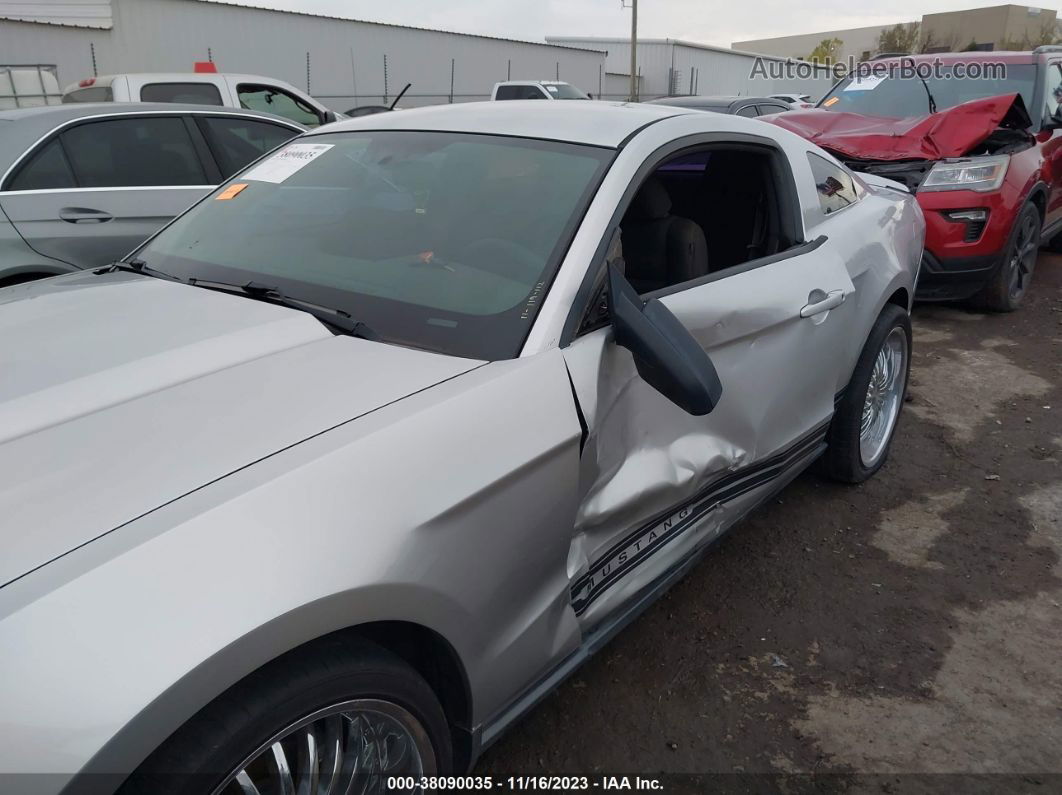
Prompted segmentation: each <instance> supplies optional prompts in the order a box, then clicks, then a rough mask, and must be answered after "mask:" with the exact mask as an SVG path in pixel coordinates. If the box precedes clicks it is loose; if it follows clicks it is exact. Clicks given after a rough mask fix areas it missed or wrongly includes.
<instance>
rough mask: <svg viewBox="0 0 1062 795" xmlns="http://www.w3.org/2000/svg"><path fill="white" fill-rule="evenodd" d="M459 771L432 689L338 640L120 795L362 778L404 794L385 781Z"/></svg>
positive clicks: (227, 706)
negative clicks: (336, 775)
mask: <svg viewBox="0 0 1062 795" xmlns="http://www.w3.org/2000/svg"><path fill="white" fill-rule="evenodd" d="M278 747H279V750H278ZM308 749H311V750H308ZM314 749H315V750H314ZM355 760H357V763H356V764H355ZM344 762H349V763H350V765H351V767H349V768H347V767H344V764H343V763H344ZM452 765H453V754H452V751H451V740H450V731H449V726H448V724H447V721H446V716H445V714H444V712H443V709H442V706H441V705H440V704H439V700H438V698H437V697H436V695H435V693H434V692H433V691H432V689H431V687H430V686H429V685H428V683H427V682H426V681H424V679H423V678H422V677H421V676H420V675H419V674H418V673H417V672H416V671H415V670H413V668H411V667H410V666H409V665H408V664H406V663H405V662H404V661H403V660H402V659H400V658H399V657H397V656H395V655H394V654H392V653H390V652H389V651H387V650H385V649H383V648H381V647H379V646H377V645H375V644H373V643H370V642H368V641H364V640H361V639H358V638H352V637H349V636H345V635H340V634H336V635H330V636H327V637H325V638H322V639H320V640H318V641H314V642H313V643H311V644H309V645H308V646H306V647H303V648H302V649H298V650H296V651H294V652H291V653H289V654H286V655H284V656H283V657H280V658H279V659H277V660H274V661H273V662H271V663H269V664H267V665H265V666H263V667H262V668H260V669H258V670H257V671H255V672H254V673H252V674H251V675H249V676H248V677H246V678H245V679H243V680H242V681H240V682H238V683H237V684H236V685H234V686H233V687H231V688H230V689H229V690H227V691H226V692H225V693H223V694H222V695H221V696H219V697H218V698H217V699H215V700H214V701H212V702H211V703H210V704H208V705H207V706H206V707H204V708H203V709H202V710H200V711H199V712H198V713H197V714H196V715H194V716H193V717H192V718H191V719H190V720H189V721H188V722H187V723H185V724H184V725H183V726H182V727H181V728H179V729H178V730H177V731H176V732H174V734H172V735H171V736H170V737H169V739H167V740H166V741H165V742H164V743H163V744H162V745H161V746H160V747H159V748H158V749H157V750H156V751H155V752H154V753H152V754H151V756H149V757H148V758H147V759H146V760H145V761H144V762H143V764H141V765H140V767H138V768H137V770H136V771H134V773H133V774H132V775H131V776H130V777H129V779H128V780H127V781H126V782H125V783H124V784H123V785H122V788H121V789H120V790H119V795H212V794H214V793H218V794H219V795H220V794H221V793H223V794H224V795H230V793H240V792H241V787H240V784H241V782H242V781H245V780H246V779H247V778H250V780H251V782H252V783H254V784H255V785H257V787H258V789H259V790H260V791H263V792H265V791H273V789H277V790H278V791H284V790H285V789H286V787H285V786H284V784H291V785H292V786H293V787H294V789H293V790H292V791H297V792H302V791H303V787H306V788H307V789H309V788H310V784H311V782H325V781H327V780H329V779H328V778H327V777H328V776H330V775H332V773H333V771H342V772H343V773H344V774H345V776H346V777H345V779H344V780H347V781H349V780H350V777H351V776H353V775H354V774H355V773H356V772H357V771H358V770H361V771H368V773H365V772H361V773H357V775H359V776H369V775H372V776H375V777H378V778H380V779H381V780H380V781H379V782H377V783H378V784H379V786H380V791H381V792H383V791H388V792H390V791H394V792H404V791H406V790H403V789H401V788H399V789H389V788H388V787H387V782H386V777H387V776H389V775H397V776H412V777H414V778H416V777H418V776H419V775H424V776H436V775H445V774H448V773H450V771H451V769H452ZM285 767H286V768H287V769H288V771H289V772H288V777H287V778H285V774H284V773H283V769H284V768H285ZM365 780H366V779H365V778H361V779H358V781H361V782H364V781H365ZM370 781H371V779H370ZM300 785H301V786H300ZM322 786H323V785H322ZM263 787H264V789H263ZM316 789H317V785H316V784H315V785H314V787H313V791H316ZM247 791H253V790H247ZM340 791H344V792H345V791H346V789H341V790H340ZM358 791H360V790H358Z"/></svg>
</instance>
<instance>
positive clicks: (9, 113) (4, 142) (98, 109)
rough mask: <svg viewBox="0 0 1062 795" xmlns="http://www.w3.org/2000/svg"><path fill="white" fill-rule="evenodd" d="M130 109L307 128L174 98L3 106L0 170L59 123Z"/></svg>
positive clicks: (268, 116) (271, 117)
mask: <svg viewBox="0 0 1062 795" xmlns="http://www.w3.org/2000/svg"><path fill="white" fill-rule="evenodd" d="M131 113H133V114H136V113H212V114H215V115H218V114H220V115H226V116H228V115H238V116H247V117H254V118H260V119H263V120H267V121H273V122H283V123H284V124H287V125H288V126H292V127H299V128H302V129H305V128H304V127H302V125H300V124H297V123H296V122H293V121H291V119H285V118H283V117H281V116H275V115H273V114H271V113H261V112H259V111H253V110H243V109H241V108H229V107H223V106H221V105H181V104H178V103H174V102H70V103H66V104H63V105H42V106H40V107H36V108H18V109H16V110H3V111H0V171H3V170H4V169H5V168H6V167H7V166H8V165H9V164H10V163H12V162H13V161H14V160H15V159H17V158H18V157H19V156H20V155H22V153H23V152H25V151H26V150H27V149H28V148H29V147H30V146H32V145H33V144H34V143H36V142H37V141H38V140H40V138H41V137H42V136H45V135H47V134H48V133H49V132H51V131H52V130H54V129H55V128H56V127H59V126H60V125H63V124H66V123H67V122H71V121H77V120H78V119H85V118H90V117H94V116H124V115H127V114H131Z"/></svg>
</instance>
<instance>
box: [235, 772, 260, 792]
mask: <svg viewBox="0 0 1062 795" xmlns="http://www.w3.org/2000/svg"><path fill="white" fill-rule="evenodd" d="M236 784H237V786H239V788H240V792H241V793H242V795H261V793H260V792H259V791H258V787H256V786H255V785H254V782H253V781H252V780H251V777H250V776H249V775H247V771H246V770H241V771H240V772H239V773H237V774H236Z"/></svg>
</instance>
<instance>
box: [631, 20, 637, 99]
mask: <svg viewBox="0 0 1062 795" xmlns="http://www.w3.org/2000/svg"><path fill="white" fill-rule="evenodd" d="M630 101H631V102H637V101H638V0H631V96H630Z"/></svg>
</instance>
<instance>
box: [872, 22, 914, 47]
mask: <svg viewBox="0 0 1062 795" xmlns="http://www.w3.org/2000/svg"><path fill="white" fill-rule="evenodd" d="M919 28H920V25H919V23H917V22H901V23H899V24H898V25H893V26H892V27H891V28H885V30H883V31H881V33H879V34H878V52H879V53H882V52H903V53H913V52H914V51H915V49H916V47H917V45H918V30H919Z"/></svg>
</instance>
